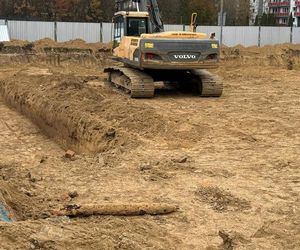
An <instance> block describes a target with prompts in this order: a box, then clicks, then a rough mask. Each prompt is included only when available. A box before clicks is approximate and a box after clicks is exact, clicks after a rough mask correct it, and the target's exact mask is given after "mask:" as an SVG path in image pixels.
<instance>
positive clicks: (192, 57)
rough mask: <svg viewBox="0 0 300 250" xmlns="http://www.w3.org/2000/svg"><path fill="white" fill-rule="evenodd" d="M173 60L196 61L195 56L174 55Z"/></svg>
mask: <svg viewBox="0 0 300 250" xmlns="http://www.w3.org/2000/svg"><path fill="white" fill-rule="evenodd" d="M174 58H175V59H197V56H196V55H174Z"/></svg>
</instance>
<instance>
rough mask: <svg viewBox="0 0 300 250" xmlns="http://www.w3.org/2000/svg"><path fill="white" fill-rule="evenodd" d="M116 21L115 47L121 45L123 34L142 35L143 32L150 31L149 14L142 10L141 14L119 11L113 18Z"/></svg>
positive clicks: (130, 35)
mask: <svg viewBox="0 0 300 250" xmlns="http://www.w3.org/2000/svg"><path fill="white" fill-rule="evenodd" d="M113 23H114V33H113V34H114V39H113V41H114V44H113V45H114V46H113V47H114V48H116V47H117V46H119V44H120V41H121V38H122V37H123V36H129V37H140V36H141V34H147V33H149V30H150V28H149V17H148V14H146V13H142V12H140V16H137V15H136V12H135V13H134V14H132V15H131V13H130V12H124V13H122V12H121V13H118V14H117V15H115V17H114V18H113Z"/></svg>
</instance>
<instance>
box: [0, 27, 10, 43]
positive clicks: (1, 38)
mask: <svg viewBox="0 0 300 250" xmlns="http://www.w3.org/2000/svg"><path fill="white" fill-rule="evenodd" d="M8 41H10V37H9V33H8V28H7V26H6V25H1V24H0V42H8Z"/></svg>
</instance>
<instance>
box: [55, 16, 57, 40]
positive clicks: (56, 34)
mask: <svg viewBox="0 0 300 250" xmlns="http://www.w3.org/2000/svg"><path fill="white" fill-rule="evenodd" d="M54 41H55V42H57V22H56V20H55V21H54Z"/></svg>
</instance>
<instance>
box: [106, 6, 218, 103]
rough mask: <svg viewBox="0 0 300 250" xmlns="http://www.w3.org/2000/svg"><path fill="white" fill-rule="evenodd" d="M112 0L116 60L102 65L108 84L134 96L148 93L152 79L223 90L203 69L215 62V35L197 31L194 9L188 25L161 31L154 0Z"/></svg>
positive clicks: (213, 92) (208, 92)
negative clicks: (113, 3)
mask: <svg viewBox="0 0 300 250" xmlns="http://www.w3.org/2000/svg"><path fill="white" fill-rule="evenodd" d="M115 1H116V2H115V3H116V12H115V14H114V17H113V59H114V60H116V61H118V62H120V63H119V64H116V66H110V67H106V68H105V69H104V71H105V72H107V73H108V81H109V82H110V83H111V84H113V85H115V86H116V87H117V88H119V89H123V90H124V91H125V92H126V93H128V94H129V95H130V96H131V97H132V98H152V97H153V96H154V91H155V86H156V84H155V83H156V82H160V83H165V84H166V85H168V86H177V87H179V88H186V87H187V86H189V87H191V89H193V90H194V91H195V92H197V94H199V95H200V96H203V97H220V96H221V95H222V91H223V85H222V82H221V81H220V80H219V79H218V77H215V76H213V75H212V74H211V73H209V72H208V71H207V70H206V69H211V68H216V67H218V63H219V54H220V49H219V41H217V40H216V39H215V35H214V34H209V35H207V34H204V33H197V32H196V18H197V14H196V13H193V15H192V20H191V25H190V29H189V31H172V32H165V31H164V25H163V22H162V19H161V15H160V12H159V8H158V4H157V1H156V0H115Z"/></svg>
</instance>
